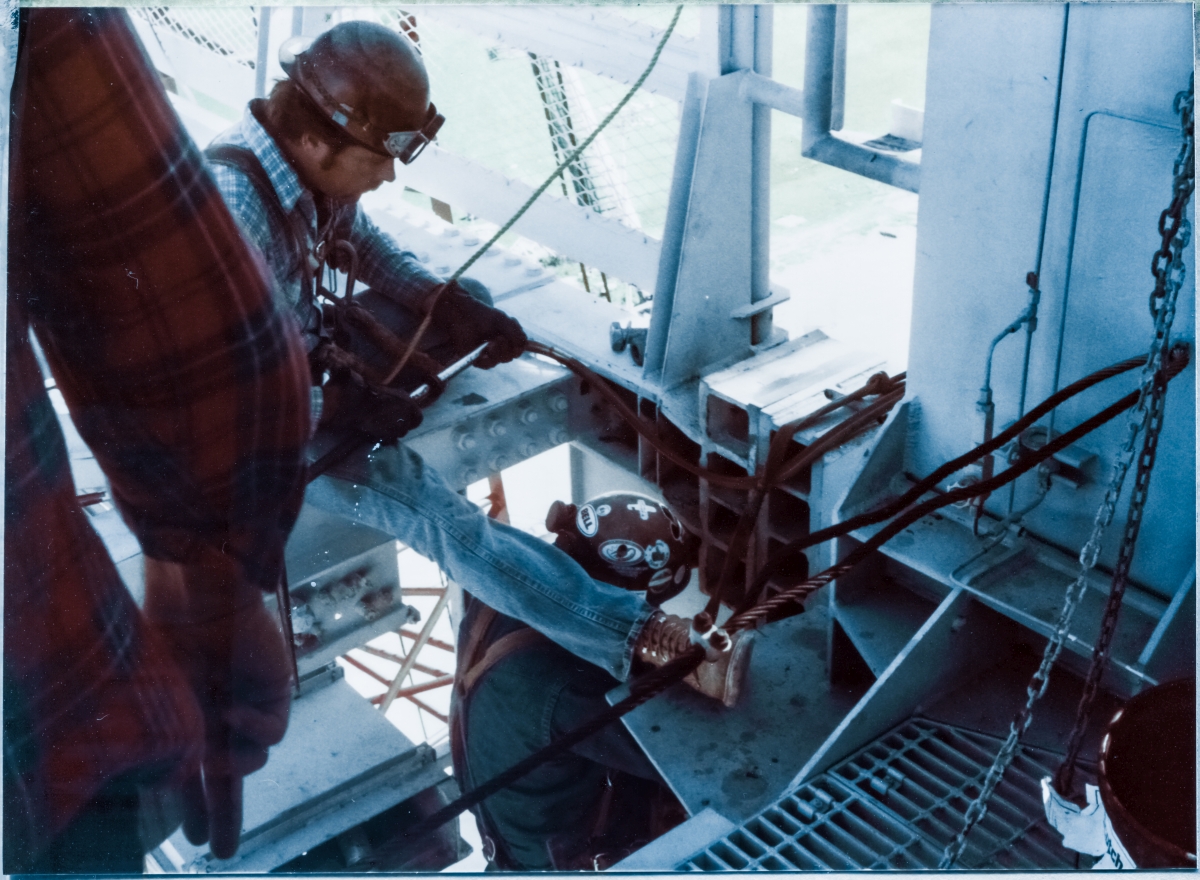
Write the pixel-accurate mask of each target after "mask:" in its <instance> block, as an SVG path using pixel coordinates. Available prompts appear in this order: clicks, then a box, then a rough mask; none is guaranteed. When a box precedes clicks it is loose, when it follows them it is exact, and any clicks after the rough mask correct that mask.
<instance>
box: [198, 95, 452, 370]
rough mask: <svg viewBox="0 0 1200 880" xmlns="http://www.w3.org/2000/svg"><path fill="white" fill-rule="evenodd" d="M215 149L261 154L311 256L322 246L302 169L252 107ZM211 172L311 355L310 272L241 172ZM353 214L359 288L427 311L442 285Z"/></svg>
mask: <svg viewBox="0 0 1200 880" xmlns="http://www.w3.org/2000/svg"><path fill="white" fill-rule="evenodd" d="M214 143H225V144H233V145H234V146H239V147H246V148H248V149H250V150H251V151H253V153H254V155H255V156H256V157H257V158H258V161H259V162H260V163H262V166H263V170H265V171H266V173H267V177H268V179H269V180H270V181H271V185H272V186H273V187H274V188H275V192H276V193H277V194H278V196H279V201H280V203H281V204H282V206H283V209H284V212H285V213H286V214H287V215H288V217H289V218H290V219H292V220H293V222H295V223H296V224H297V226H298V227H299V228H302V229H304V230H305V231H306V235H307V244H308V245H309V249H310V252H311V248H312V247H313V246H315V245H316V243H317V242H318V241H319V240H320V238H319V235H320V233H319V230H318V228H317V209H316V202H315V201H314V199H313V194H312V193H311V192H310V191H309V190H307V189H306V188H305V187H304V184H303V183H301V182H300V178H299V177H298V176H297V175H296V171H295V169H293V168H292V166H291V165H290V164H288V161H287V160H286V159H285V158H284V156H283V153H282V152H281V151H280V149H279V146H278V145H277V144H276V143H275V140H274V139H273V138H272V137H271V136H270V135H269V134H268V133H267V131H266V129H264V128H263V127H262V125H261V123H259V121H258V120H257V119H255V118H254V115H253V114H252V113H251V111H250V108H249V107H247V108H246V112H245V115H244V116H243V117H242V121H241V122H240V123H238V124H237V125H236V126H234V127H233V128H232V129H230V130H229V131H227V132H225V133H224V134H221V135H218V137H217V138H216V140H215V141H214ZM209 167H210V169H211V171H212V175H213V178H214V179H215V180H216V182H217V188H218V189H219V190H220V191H221V195H222V196H224V198H225V203H226V204H227V205H228V206H229V210H230V211H231V212H232V213H233V216H234V218H235V219H236V220H237V222H238V225H239V226H241V228H242V232H243V233H244V234H245V236H246V238H247V239H248V240H249V241H250V243H251V244H253V245H254V246H255V247H257V248H258V249H259V251H261V252H262V254H263V256H264V257H265V258H266V261H267V265H268V266H269V267H270V268H271V272H272V274H273V275H274V278H275V301H276V305H277V307H278V308H280V309H281V310H285V311H290V312H292V313H293V314H295V315H296V317H297V319H298V321H299V322H300V326H301V328H303V329H304V330H305V331H306V333H305V336H306V339H305V344H306V347H307V348H308V349H309V350H311V349H312V348H313V346H314V344H315V341H316V340H315V337H314V336H313V335H312V331H313V330H314V329H315V326H316V325H315V321H314V318H313V315H312V314H311V313H310V307H309V305H308V303H307V302H305V300H304V298H303V297H302V296H301V286H302V278H303V265H302V264H301V263H300V261H299V256H298V255H295V254H293V253H292V252H291V247H290V245H289V242H288V236H287V234H286V233H285V231H284V230H283V229H273V228H271V215H270V214H269V213H268V212H267V209H266V207H265V206H264V205H263V203H262V199H261V198H260V197H259V195H258V192H257V191H256V190H255V189H254V185H253V184H252V183H251V182H250V180H249V178H247V177H246V176H245V175H244V174H243V173H242V172H241V171H239V170H237V169H235V168H231V167H229V166H227V165H218V164H215V163H210V165H209ZM353 210H354V214H353V224H352V226H351V228H350V234H349V239H348V240H349V242H350V243H351V244H352V245H353V246H354V249H355V251H356V252H357V254H358V280H359V282H360V283H361V284H365V285H369V286H370V287H371V288H373V289H374V290H378V291H380V292H381V293H384V294H386V295H388V296H389V297H391V298H393V299H395V300H397V301H399V302H405V303H411V304H412V308H413V310H414V311H417V310H419V307H420V304H421V302H422V300H424V299H425V297H426V296H428V295H429V294H430V293H431V292H432V291H433V289H434V288H435V287H437V286H438V285H439V284H441V282H442V279H441V278H439V277H438V276H436V275H434V274H432V273H430V272H428V271H426V270H425V269H424V268H423V267H422V266H421V264H420V263H419V262H418V261H417V258H416V256H415V255H413V254H412V253H411V252H410V251H406V250H404V249H403V248H401V247H400V246H399V245H398V244H397V243H396V241H395V239H393V238H392V237H391V236H389V235H387V234H386V233H384V232H382V231H381V230H380V229H379V227H377V226H376V225H375V224H374V223H372V222H371V220H370V218H368V217H367V215H366V214H365V213H364V212H363V210H362V208H361V207H359V206H358V205H357V204H355V205H354V206H353ZM305 256H307V255H305ZM360 289H361V288H360Z"/></svg>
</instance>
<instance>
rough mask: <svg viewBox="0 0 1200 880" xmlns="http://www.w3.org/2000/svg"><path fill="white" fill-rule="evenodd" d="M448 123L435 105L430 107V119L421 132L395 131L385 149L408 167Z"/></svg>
mask: <svg viewBox="0 0 1200 880" xmlns="http://www.w3.org/2000/svg"><path fill="white" fill-rule="evenodd" d="M445 121H446V117H444V116H443V115H442V114H441V113H438V112H437V108H436V107H435V106H433V104H430V105H429V118H428V119H427V120H426V121H425V124H424V125H423V126H421V130H420V131H393V132H390V133H389V134H388V136H387V137H386V138H384V141H383V148H384V149H385V150H387V151H388V153H389V154H390V155H391V156H393V157H394V158H396V159H399V160H400V161H401V162H402V163H403V164H405V165H407V164H409V163H410V162H412V160H413V159H415V158H417V156H419V155H421V151H422V150H424V149H425V147H426V146H428V144H429V142H430V141H432V140H433V139H434V138H435V137H437V133H438V129H440V128H441V127H442V123H443V122H445Z"/></svg>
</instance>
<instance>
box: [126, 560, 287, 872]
mask: <svg viewBox="0 0 1200 880" xmlns="http://www.w3.org/2000/svg"><path fill="white" fill-rule="evenodd" d="M145 572H146V573H145V584H146V601H145V614H146V618H147V620H148V622H149V623H150V625H151V626H153V627H155V628H156V629H157V631H158V632H159V633H160V634H161V635H162V636H163V637H164V639H165V641H166V643H167V644H168V646H169V647H170V649H171V653H172V655H173V657H174V659H175V661H176V662H177V663H178V664H179V666H180V668H181V669H182V670H183V671H184V674H185V675H186V677H187V679H188V682H189V683H190V684H191V686H192V691H193V693H194V694H195V696H196V699H197V701H198V702H199V704H200V709H201V711H202V712H203V715H204V722H205V748H204V758H203V762H202V768H200V769H199V770H198V771H197V772H196V773H195V774H194V775H193V776H191V777H190V778H188V779H187V780H186V781H185V782H184V785H183V792H182V794H183V808H184V820H183V830H184V834H185V835H186V836H187V838H188V840H189V841H191V842H192V843H193V844H196V845H199V844H201V843H204V842H205V841H208V842H209V847H210V849H211V851H212V854H213V855H214V856H216V857H217V858H222V859H225V858H230V857H231V856H233V855H234V853H236V852H237V847H238V838H239V836H240V834H241V828H242V778H243V777H244V776H248V775H249V774H251V773H254V772H255V771H256V770H260V769H261V768H262V767H263V765H265V764H266V763H267V750H268V748H269V747H270V746H272V745H275V744H276V743H278V742H279V741H280V740H282V739H283V735H284V732H285V731H286V730H287V721H288V710H289V708H290V706H291V699H292V660H291V653H290V651H289V649H288V646H287V642H286V641H285V639H284V637H283V633H282V631H281V628H280V625H279V620H278V618H277V616H276V615H274V614H272V613H271V612H270V611H269V610H268V609H267V607H266V606H265V605H264V604H263V596H262V593H261V591H259V590H258V588H257V587H254V586H252V585H250V584H248V583H246V582H245V580H244V579H243V578H242V577H241V573H240V567H239V566H238V565H237V563H236V562H234V561H233V560H232V559H231V558H230V557H228V556H226V555H225V554H223V553H221V552H220V551H219V550H216V549H213V550H212V551H211V552H208V553H207V554H206V556H205V558H204V559H201V560H199V561H198V562H197V563H196V564H189V565H181V564H179V563H173V562H165V561H163V560H159V559H153V558H151V557H146V558H145Z"/></svg>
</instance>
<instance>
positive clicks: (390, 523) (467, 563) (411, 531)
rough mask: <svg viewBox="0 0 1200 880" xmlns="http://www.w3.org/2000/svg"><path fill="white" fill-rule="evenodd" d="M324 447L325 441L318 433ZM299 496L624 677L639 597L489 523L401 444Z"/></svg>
mask: <svg viewBox="0 0 1200 880" xmlns="http://www.w3.org/2000/svg"><path fill="white" fill-rule="evenodd" d="M316 445H317V447H318V450H319V451H324V448H327V447H328V446H329V445H330V443H329V438H327V437H322V436H320V435H318V440H317V444H316ZM305 497H306V500H307V501H308V502H309V503H310V504H312V505H314V506H316V507H319V508H321V509H322V510H326V511H328V512H330V513H335V514H338V515H339V516H344V517H346V518H347V519H351V520H354V521H356V522H361V523H363V524H365V525H369V526H372V527H373V528H376V529H379V530H380V531H382V532H385V533H387V534H389V535H392V536H394V537H395V538H396V539H397V540H399V541H400V542H401V543H403V544H405V545H407V546H409V547H411V548H412V549H413V550H415V551H417V552H418V553H420V554H421V555H422V556H424V557H425V558H426V559H429V560H431V561H433V562H434V563H436V564H437V565H438V566H439V567H440V568H441V569H442V571H443V572H445V573H446V575H447V576H448V577H450V578H451V579H453V580H454V581H455V582H456V583H458V584H459V585H460V586H461V587H462V588H463V589H464V590H467V591H468V592H470V593H471V594H473V595H475V596H477V597H478V598H479V599H480V600H482V601H483V602H484V603H486V604H488V605H490V606H491V607H492V608H495V609H496V610H497V611H499V612H500V613H501V614H507V615H508V616H509V617H514V618H516V619H517V620H520V621H523V622H525V623H527V624H529V625H530V626H532V627H533V628H534V629H537V630H539V631H540V632H541V633H542V634H543V635H546V636H548V637H549V638H550V639H551V640H553V641H554V642H557V643H558V644H559V645H561V646H562V647H564V648H566V649H567V650H568V651H570V652H571V653H572V654H575V655H576V656H577V657H581V658H582V659H584V660H587V661H588V662H590V663H593V664H595V665H596V666H599V667H601V668H602V669H604V670H606V671H607V672H608V673H609V674H611V675H612V676H613V677H615V678H617V679H618V680H621V681H624V680H625V679H626V678H627V677H628V675H629V664H630V661H631V659H632V656H633V645H634V641H635V640H636V638H637V635H638V633H639V632H640V631H641V628H642V625H643V624H644V623H645V621H646V620H647V619H648V618H649V617H650V615H651V614H652V613H653V610H654V609H652V608H651V607H650V606H649V605H648V604H646V601H645V599H643V598H642V596H641V595H640V594H638V593H631V592H629V591H627V590H623V589H621V588H620V587H615V586H613V585H611V584H606V583H603V582H600V581H594V580H592V579H591V578H590V577H588V575H587V574H586V573H585V572H584V570H583V569H582V568H581V567H580V566H579V564H578V563H576V562H575V560H573V559H571V557H569V556H567V554H565V553H563V552H562V551H561V550H559V549H558V548H557V547H554V546H552V545H551V544H547V543H546V542H545V541H543V540H541V539H540V538H536V537H534V536H533V535H530V534H528V533H526V532H522V531H521V530H519V529H514V528H512V527H511V526H507V525H505V524H503V523H501V522H497V521H496V520H494V519H489V518H488V517H487V516H485V515H484V514H483V512H482V511H480V509H479V508H478V507H476V506H475V505H474V504H472V503H471V502H469V501H467V499H466V498H464V497H462V496H461V495H459V494H458V493H457V492H455V491H454V490H452V489H451V488H450V487H449V486H448V485H447V484H446V482H445V481H444V480H443V479H442V478H441V477H440V476H439V475H438V474H437V472H436V471H435V470H433V468H431V467H429V466H428V465H427V464H425V462H424V460H423V459H422V458H421V456H419V455H417V454H416V453H415V452H413V451H411V450H409V449H406V448H405V447H404V445H403V443H401V444H400V445H399V446H398V447H395V448H381V449H378V450H376V451H375V452H373V453H371V454H370V455H368V454H367V452H366V450H361V451H359V452H356V453H354V454H353V455H351V456H350V457H349V458H348V459H346V460H345V461H344V462H343V463H342V464H340V465H338V466H336V467H334V468H332V469H331V470H330V471H329V473H327V474H325V475H324V476H321V477H319V478H317V479H316V480H314V481H313V483H312V484H311V485H310V486H309V487H308V493H307V495H306V496H305Z"/></svg>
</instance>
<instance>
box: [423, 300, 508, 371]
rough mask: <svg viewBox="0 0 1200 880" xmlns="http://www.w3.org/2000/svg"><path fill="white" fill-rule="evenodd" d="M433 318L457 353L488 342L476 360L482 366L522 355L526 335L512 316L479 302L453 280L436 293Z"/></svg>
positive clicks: (488, 365) (489, 366)
mask: <svg viewBox="0 0 1200 880" xmlns="http://www.w3.org/2000/svg"><path fill="white" fill-rule="evenodd" d="M433 320H434V321H435V322H436V323H437V325H438V326H439V327H444V328H445V329H446V331H447V332H448V333H449V334H450V340H451V342H452V343H453V344H454V348H455V350H456V351H457V352H458V356H459V357H462V356H463V355H465V354H466V353H467V352H469V351H471V349H473V348H475V347H476V346H478V345H480V344H481V343H484V342H487V343H489V344H488V347H487V350H486V351H484V353H483V354H482V355H480V356H479V360H477V361H475V366H477V367H479V369H481V370H490V369H491V368H492V367H494V366H496V364H503V363H507V362H508V361H511V360H514V359H516V358H518V357H520V356H521V353H522V352H523V351H525V343H527V342H528V341H529V338H528V337H527V336H526V335H525V331H524V330H522V329H521V325H520V324H519V323H517V321H516V320H515V319H514V318H510V317H509V316H508V315H506V314H504V312H502V311H500V310H499V309H496V308H492V307H491V306H489V305H487V304H485V303H483V302H480V301H479V300H478V299H476V298H475V297H472V296H470V295H468V294H466V293H465V292H463V288H462V287H460V286H459V284H458V282H454V284H452V285H451V286H450V289H449V290H447V291H446V292H445V293H443V294H442V295H441V296H440V297H438V301H437V303H436V304H435V305H434V307H433Z"/></svg>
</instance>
